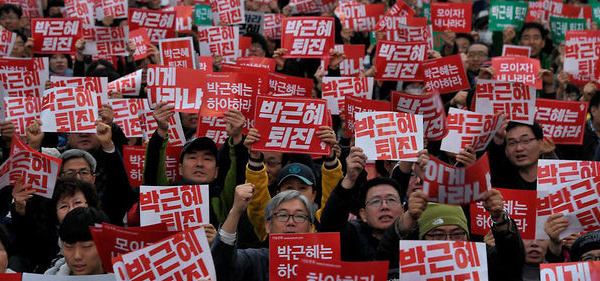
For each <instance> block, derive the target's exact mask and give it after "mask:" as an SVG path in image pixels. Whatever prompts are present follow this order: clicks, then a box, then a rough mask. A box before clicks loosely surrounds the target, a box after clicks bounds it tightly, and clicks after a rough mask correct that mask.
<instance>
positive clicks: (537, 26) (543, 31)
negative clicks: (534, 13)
mask: <svg viewBox="0 0 600 281" xmlns="http://www.w3.org/2000/svg"><path fill="white" fill-rule="evenodd" d="M532 28H535V29H537V30H539V31H540V34H541V35H542V40H546V37H548V30H547V29H546V28H545V27H544V26H543V25H541V24H539V23H537V22H526V23H524V24H523V28H521V32H519V41H521V37H522V36H523V33H525V30H527V29H532Z"/></svg>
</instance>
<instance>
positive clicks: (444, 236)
mask: <svg viewBox="0 0 600 281" xmlns="http://www.w3.org/2000/svg"><path fill="white" fill-rule="evenodd" d="M425 236H426V237H429V238H431V239H432V240H448V238H450V240H452V241H460V240H463V239H464V238H465V236H467V233H466V232H465V231H462V230H461V231H454V232H451V233H445V232H436V233H427V234H425Z"/></svg>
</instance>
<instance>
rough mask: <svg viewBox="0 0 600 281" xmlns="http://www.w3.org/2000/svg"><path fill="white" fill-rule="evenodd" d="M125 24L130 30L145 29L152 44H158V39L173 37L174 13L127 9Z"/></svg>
mask: <svg viewBox="0 0 600 281" xmlns="http://www.w3.org/2000/svg"><path fill="white" fill-rule="evenodd" d="M127 22H128V24H129V28H130V29H131V30H135V29H138V28H141V27H145V28H146V31H147V32H148V38H150V41H151V42H152V43H153V44H158V41H159V40H160V39H165V38H173V37H175V12H163V11H152V10H149V9H133V8H129V18H128V19H127Z"/></svg>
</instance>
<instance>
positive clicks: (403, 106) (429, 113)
mask: <svg viewBox="0 0 600 281" xmlns="http://www.w3.org/2000/svg"><path fill="white" fill-rule="evenodd" d="M392 110H395V111H398V112H406V113H410V114H419V115H422V116H423V130H424V131H425V133H424V134H425V137H426V138H427V139H428V140H441V139H443V138H444V137H445V136H446V135H447V134H448V128H447V127H446V112H445V110H444V103H443V102H442V99H441V98H440V95H436V94H427V95H411V94H406V93H401V92H396V91H392Z"/></svg>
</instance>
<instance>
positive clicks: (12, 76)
mask: <svg viewBox="0 0 600 281" xmlns="http://www.w3.org/2000/svg"><path fill="white" fill-rule="evenodd" d="M38 60H42V61H39V62H38ZM0 63H2V65H1V66H0V86H1V87H2V88H3V93H4V97H41V96H42V93H43V92H44V89H45V88H46V81H48V77H49V71H48V58H37V59H7V58H4V59H2V60H0ZM4 63H6V64H4Z"/></svg>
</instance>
